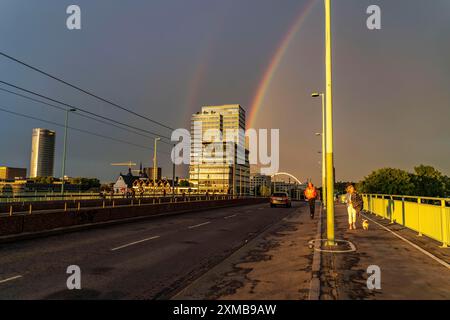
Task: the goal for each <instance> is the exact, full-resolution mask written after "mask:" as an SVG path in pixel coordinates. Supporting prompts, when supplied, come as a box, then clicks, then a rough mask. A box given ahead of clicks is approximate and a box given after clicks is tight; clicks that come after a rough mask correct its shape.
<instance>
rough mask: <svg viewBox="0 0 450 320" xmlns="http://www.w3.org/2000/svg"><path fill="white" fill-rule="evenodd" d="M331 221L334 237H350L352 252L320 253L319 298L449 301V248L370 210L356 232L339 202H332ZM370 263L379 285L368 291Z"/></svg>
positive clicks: (348, 238) (364, 215) (346, 238)
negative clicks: (366, 224) (365, 222)
mask: <svg viewBox="0 0 450 320" xmlns="http://www.w3.org/2000/svg"><path fill="white" fill-rule="evenodd" d="M323 219H324V220H323V221H325V219H326V217H325V216H324V217H323ZM362 219H367V220H368V222H369V230H363V229H362ZM335 222H336V224H335V234H336V239H342V240H348V241H350V242H351V243H353V244H354V245H355V247H356V251H354V252H348V253H327V252H322V254H321V256H322V266H321V296H320V298H321V299H325V300H327V299H339V300H347V299H380V300H381V299H386V300H391V299H401V300H403V299H433V300H434V299H450V267H449V263H450V249H444V248H439V245H440V244H439V243H438V242H436V241H434V240H432V239H429V238H427V237H419V236H418V235H417V233H416V232H414V231H412V230H409V229H407V228H405V227H403V226H401V225H397V224H390V223H389V221H388V220H384V219H382V218H379V217H377V216H375V215H373V214H370V213H363V215H362V216H361V218H359V219H358V222H357V230H348V224H347V210H346V207H345V206H344V205H337V206H336V209H335ZM325 229H326V228H323V229H322V230H323V237H326V234H325ZM373 265H374V266H378V267H379V268H380V271H381V289H374V290H369V289H368V287H367V278H368V276H369V275H368V273H367V268H368V267H369V266H373Z"/></svg>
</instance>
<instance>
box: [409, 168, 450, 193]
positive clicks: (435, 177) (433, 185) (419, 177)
mask: <svg viewBox="0 0 450 320" xmlns="http://www.w3.org/2000/svg"><path fill="white" fill-rule="evenodd" d="M414 171H415V175H414V176H413V182H414V187H415V191H414V193H415V194H416V195H420V196H424V197H444V196H445V194H446V187H447V185H446V184H447V183H448V182H447V179H448V177H444V176H443V175H442V173H441V172H439V171H438V170H436V169H435V168H433V167H432V166H425V165H423V164H421V165H420V166H418V167H414Z"/></svg>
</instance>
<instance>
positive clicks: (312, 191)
mask: <svg viewBox="0 0 450 320" xmlns="http://www.w3.org/2000/svg"><path fill="white" fill-rule="evenodd" d="M304 194H305V198H306V200H307V201H308V203H309V216H310V217H311V219H314V211H315V207H316V198H317V190H316V188H315V187H314V185H313V184H312V183H311V182H308V186H307V187H306V189H305V192H304Z"/></svg>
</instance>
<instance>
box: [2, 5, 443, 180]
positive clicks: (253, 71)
mask: <svg viewBox="0 0 450 320" xmlns="http://www.w3.org/2000/svg"><path fill="white" fill-rule="evenodd" d="M308 2H310V1H302V0H282V1H280V0H164V1H163V0H161V1H160V0H152V1H137V0H134V1H111V0H110V1H98V0H96V1H93V0H90V1H82V0H77V1H56V0H55V1H43V0H41V1H31V0H29V1H21V0H1V1H0V39H1V42H0V49H1V51H2V52H5V53H7V54H10V55H12V56H14V57H16V58H18V59H21V60H24V61H26V62H28V63H30V64H32V65H34V66H37V67H40V68H42V69H44V70H46V71H48V72H50V73H52V74H54V75H57V76H59V77H62V78H63V79H65V80H68V81H70V82H72V83H74V84H77V85H79V86H81V87H83V88H86V89H89V90H91V91H93V92H95V93H97V94H99V95H101V96H103V97H106V98H108V99H110V100H112V101H115V102H117V103H119V104H121V105H124V106H127V107H129V108H130V109H133V110H134V111H136V112H138V113H141V114H144V115H146V116H148V117H151V118H154V119H155V120H158V121H161V122H164V123H166V124H168V125H169V126H171V127H174V128H179V127H184V128H189V119H190V115H191V114H192V113H193V112H196V111H198V109H199V108H200V107H201V106H202V105H206V104H225V103H239V104H241V105H243V107H244V108H246V109H247V113H249V112H250V110H249V108H250V106H251V103H252V101H253V99H254V95H255V93H256V91H257V89H258V86H259V84H260V81H261V78H262V77H263V75H264V72H265V71H266V69H267V67H268V65H269V63H270V61H271V59H272V56H273V55H274V53H275V52H276V50H277V47H278V46H279V44H280V42H281V41H282V39H283V38H284V36H285V35H286V33H287V32H288V30H289V28H290V26H291V25H292V23H293V22H294V20H295V19H296V17H297V16H298V15H299V13H300V12H301V11H302V10H305V9H304V8H305V7H306V5H307V3H308ZM313 2H314V3H313V7H312V9H311V10H310V12H309V13H308V15H307V16H306V17H305V20H304V22H303V23H302V25H301V27H300V29H299V31H298V32H297V33H296V34H295V36H294V37H293V40H292V42H291V44H290V46H289V48H288V50H287V51H286V54H285V55H284V56H283V59H282V60H281V63H280V65H279V68H278V69H277V70H276V72H275V73H274V77H273V79H272V82H271V85H270V86H269V88H268V91H267V94H266V96H265V99H264V101H263V104H262V107H261V109H260V111H259V113H258V115H257V117H256V119H255V126H256V127H259V128H279V129H280V136H281V143H280V149H281V155H280V157H281V158H280V165H281V166H280V170H282V171H287V172H290V173H292V174H294V175H296V176H298V177H299V178H300V179H305V178H309V177H311V178H313V180H315V181H317V180H319V179H320V165H319V164H318V161H319V160H320V155H318V154H317V151H318V150H319V149H320V139H318V138H316V137H315V136H314V132H317V131H320V126H321V114H320V102H319V101H318V100H313V99H311V98H310V93H311V92H312V91H317V90H322V89H323V87H324V68H323V3H322V1H314V0H313ZM70 4H78V5H79V6H80V7H81V10H82V29H81V30H77V31H69V30H67V28H66V17H67V14H66V12H65V11H66V8H67V6H68V5H70ZM371 4H377V5H379V6H380V7H381V9H382V29H381V30H379V31H370V30H368V29H367V28H366V24H365V21H366V18H367V15H366V13H365V11H366V8H367V7H368V6H369V5H371ZM333 30H334V31H333V32H334V34H333V36H334V38H333V44H334V45H333V48H334V61H333V63H334V66H333V67H334V69H333V71H334V107H335V113H334V115H335V119H334V120H335V123H334V124H335V161H336V175H337V179H338V180H350V179H353V180H358V179H360V178H362V177H363V176H364V175H367V174H368V173H370V171H371V170H373V169H376V168H379V167H384V166H393V167H399V168H403V169H407V170H412V168H413V166H414V165H418V164H420V163H424V164H430V165H433V166H435V167H436V168H438V169H440V170H442V171H443V172H444V173H446V174H450V161H449V160H450V148H449V138H450V126H449V125H448V123H449V119H450V103H449V101H450V90H449V88H450V59H449V57H450V2H449V1H448V0H433V1H425V0H420V1H416V0H396V1H376V0H372V1H365V0H339V1H334V5H333ZM0 79H1V80H3V81H8V82H12V83H14V84H17V85H20V86H23V87H25V88H27V89H31V90H34V91H37V92H40V93H43V94H45V95H48V96H50V97H53V98H55V99H60V100H62V101H65V102H67V103H70V104H74V105H78V106H81V107H83V108H85V109H89V110H91V111H93V112H96V113H100V114H102V115H105V116H108V117H111V118H114V119H117V120H120V121H122V122H127V123H131V124H133V125H134V126H137V127H141V128H145V129H148V130H151V131H157V132H159V133H161V134H169V132H168V130H166V129H163V128H160V127H157V126H155V125H154V124H152V123H149V122H147V121H145V120H143V119H140V118H137V117H135V116H132V115H130V114H127V113H125V112H123V111H119V110H117V109H114V108H112V107H111V106H109V105H107V104H105V103H102V102H100V101H97V100H95V99H93V98H91V97H88V96H86V95H83V94H81V93H79V92H77V91H75V90H73V89H71V88H68V87H66V86H64V85H62V84H60V83H57V82H55V81H54V80H51V79H48V78H46V77H44V76H42V75H40V74H37V73H36V72H33V71H31V70H28V69H26V68H24V67H23V66H20V65H18V64H16V63H13V62H11V61H8V60H7V59H5V58H3V57H0ZM0 87H2V88H7V87H5V86H4V85H0ZM0 108H3V109H8V110H12V111H16V112H20V113H25V114H28V115H32V116H35V117H40V118H45V119H48V120H50V121H55V122H58V123H63V122H64V113H63V112H61V111H57V110H54V109H52V108H49V107H46V106H43V105H39V104H36V103H33V102H29V101H27V100H24V99H22V98H19V97H15V96H12V95H10V94H7V93H4V92H0ZM70 122H71V125H72V126H74V127H77V128H81V129H85V130H90V131H93V132H97V133H99V134H102V135H109V136H112V137H114V138H117V139H122V140H127V141H133V142H134V143H136V144H140V145H147V146H148V147H149V149H143V148H138V147H135V146H131V145H127V144H121V143H117V142H113V141H108V140H105V139H102V138H99V137H92V136H89V135H86V134H83V133H79V132H70V135H69V151H68V161H67V170H66V172H67V174H68V175H71V176H98V177H100V178H101V179H102V180H103V181H112V180H114V179H115V177H116V175H117V174H118V172H119V171H120V170H122V171H125V170H126V169H125V168H114V167H111V166H110V163H111V162H123V161H128V160H132V161H134V162H138V163H139V161H143V163H144V165H145V166H148V165H150V161H151V158H152V155H153V152H152V150H151V146H152V140H151V139H147V138H144V137H141V136H137V135H134V134H132V133H128V132H125V131H120V130H118V129H116V128H113V127H109V126H106V125H102V124H98V123H96V122H93V121H90V120H85V119H83V118H80V117H79V116H77V115H75V114H74V115H71V118H70ZM34 127H46V128H49V129H54V130H56V131H57V145H56V154H57V156H56V168H55V175H57V176H59V172H60V162H61V154H62V137H63V131H62V129H61V128H59V127H55V126H54V125H50V124H44V123H40V122H38V121H35V120H29V119H24V118H19V117H16V116H13V115H9V114H6V113H4V112H0V165H9V166H19V167H28V166H29V157H30V145H31V130H32V128H34ZM160 150H161V151H162V152H164V151H165V152H168V151H169V148H168V147H165V146H163V145H161V148H160ZM168 160H169V158H168V156H167V154H162V153H161V154H160V161H161V162H162V163H166V165H163V175H167V176H169V175H170V174H171V171H170V165H168ZM183 174H185V169H183V168H179V169H178V175H183Z"/></svg>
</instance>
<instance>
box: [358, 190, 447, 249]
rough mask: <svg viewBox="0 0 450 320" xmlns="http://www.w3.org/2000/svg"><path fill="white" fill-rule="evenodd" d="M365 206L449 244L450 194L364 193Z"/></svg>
mask: <svg viewBox="0 0 450 320" xmlns="http://www.w3.org/2000/svg"><path fill="white" fill-rule="evenodd" d="M362 196H363V199H364V209H365V210H366V211H369V212H372V213H374V214H376V215H378V216H381V217H383V218H385V219H389V220H390V221H391V222H392V223H398V224H401V225H403V226H405V227H407V228H409V229H412V230H414V231H417V232H418V234H419V236H421V235H425V236H427V237H430V238H432V239H434V240H437V241H439V242H442V246H443V247H445V248H446V247H448V246H450V207H449V205H450V198H431V197H412V196H398V195H385V194H363V195H362Z"/></svg>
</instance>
